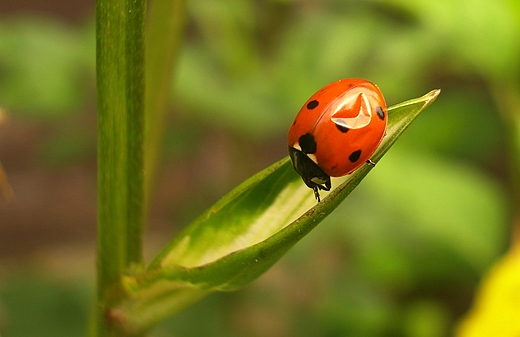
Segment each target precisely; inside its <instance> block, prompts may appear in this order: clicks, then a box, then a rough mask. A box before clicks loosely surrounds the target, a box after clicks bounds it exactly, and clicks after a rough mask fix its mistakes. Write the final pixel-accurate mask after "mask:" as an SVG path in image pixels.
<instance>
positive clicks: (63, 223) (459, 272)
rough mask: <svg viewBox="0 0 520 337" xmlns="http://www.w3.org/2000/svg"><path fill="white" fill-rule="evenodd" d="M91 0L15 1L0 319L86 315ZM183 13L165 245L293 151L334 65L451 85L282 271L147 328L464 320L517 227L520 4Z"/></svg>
mask: <svg viewBox="0 0 520 337" xmlns="http://www.w3.org/2000/svg"><path fill="white" fill-rule="evenodd" d="M94 5H95V3H94V1H93V0H89V1H64V0H52V1H46V2H42V1H36V0H32V1H31V0H27V1H23V2H21V1H17V0H2V2H0V111H2V113H3V114H4V117H5V121H4V122H3V124H1V125H0V162H1V163H2V165H3V166H4V168H5V171H6V173H7V175H8V178H9V182H10V184H11V186H12V188H13V190H14V194H15V198H14V200H12V201H11V202H7V201H5V200H0V334H1V335H2V336H3V337H9V336H14V337H17V336H67V337H72V336H84V335H85V333H86V326H87V322H88V317H89V313H90V307H91V301H92V300H93V298H94V297H93V295H94V279H95V275H94V249H95V226H96V99H95V31H94V18H93V15H94ZM187 15H188V19H187V27H186V32H185V41H184V45H183V47H182V52H181V55H180V62H179V64H178V67H177V69H176V70H175V78H174V86H173V88H172V95H171V97H172V105H171V109H170V110H171V114H170V117H169V118H168V130H167V133H166V137H165V142H164V143H165V145H164V157H163V160H162V164H161V165H162V166H161V169H160V174H159V175H158V177H157V182H158V184H157V186H156V189H155V190H154V192H153V200H152V207H151V214H150V224H149V227H148V229H149V230H148V234H147V242H146V249H147V256H148V257H149V258H150V257H151V256H153V254H154V253H156V252H157V251H158V250H159V249H160V248H161V247H162V245H164V244H165V243H166V242H167V241H168V240H169V238H170V237H172V235H174V234H175V233H176V232H178V231H179V230H180V229H181V228H182V227H183V226H185V225H186V224H187V223H189V221H190V220H192V219H193V218H194V217H195V216H197V214H199V213H201V212H202V211H203V210H204V209H205V208H206V207H208V206H210V205H211V204H213V203H214V202H215V201H216V200H218V198H220V197H221V196H222V195H224V194H225V193H226V192H228V191H230V190H231V189H232V188H233V187H234V186H235V185H237V184H238V183H240V182H241V181H243V180H244V179H246V178H247V177H249V176H251V175H252V174H254V173H255V172H257V171H259V170H260V169H262V168H264V167H266V166H267V165H269V164H271V163H273V162H274V161H276V160H278V159H280V158H282V157H284V156H286V155H287V153H286V151H287V147H286V132H287V130H288V126H289V125H290V123H291V122H292V120H293V118H294V116H295V114H296V113H297V111H298V110H299V108H300V107H301V105H302V104H303V102H305V100H306V99H307V98H308V97H309V96H310V95H311V94H312V93H314V92H315V91H316V90H318V89H319V88H321V87H322V86H324V85H326V84H328V83H329V82H332V81H335V80H337V79H341V78H348V77H362V78H366V79H369V80H371V81H373V82H375V83H377V84H378V85H379V87H380V88H381V90H382V91H383V93H385V96H386V100H387V103H388V105H393V104H396V103H399V102H401V101H403V100H406V99H410V98H415V97H418V96H421V95H423V94H425V93H426V92H428V91H430V90H431V89H435V88H441V89H442V94H441V95H440V97H439V98H438V99H437V101H436V102H435V103H434V104H433V105H432V106H431V107H430V108H428V109H427V110H426V111H425V112H424V113H423V114H422V115H421V116H419V118H418V119H417V121H415V122H414V124H413V125H412V127H411V128H410V129H409V130H408V131H407V132H405V134H404V136H403V137H401V139H400V140H399V141H398V142H397V144H396V145H395V146H394V147H393V148H392V150H391V151H390V152H389V153H388V154H387V155H386V156H385V157H384V158H383V160H381V162H380V163H379V164H378V165H377V168H376V169H375V170H373V171H372V172H371V174H370V175H369V176H368V177H367V178H366V179H365V181H364V182H363V183H362V184H361V185H360V186H359V187H358V188H357V189H356V190H355V191H354V192H353V194H352V195H351V196H350V197H349V198H348V199H347V201H346V202H345V203H344V204H343V205H342V206H341V207H340V208H339V209H338V210H337V211H336V212H335V213H333V214H332V215H331V216H330V217H329V218H328V219H327V220H326V221H324V222H323V224H322V225H320V226H319V227H318V228H317V229H315V230H314V232H313V233H312V234H311V235H310V236H309V237H307V238H306V239H305V240H303V242H301V243H300V244H299V245H297V246H296V247H295V248H294V249H293V250H292V251H291V252H290V253H289V254H288V255H287V256H286V257H285V258H283V259H282V260H281V261H280V262H279V263H278V264H276V265H275V266H274V267H273V268H272V269H271V270H270V271H268V272H267V273H266V274H264V275H263V276H262V277H261V278H260V279H259V280H257V281H256V282H254V283H253V284H252V285H250V286H249V287H247V288H246V289H244V290H242V291H239V292H236V293H229V294H228V293H225V294H214V295H211V296H209V297H208V298H206V299H204V300H203V301H201V302H200V303H198V304H197V305H195V306H193V307H191V308H190V309H188V310H187V311H185V312H183V313H181V314H180V315H178V316H176V317H173V318H171V319H170V320H168V321H167V322H165V323H163V324H161V325H160V326H159V328H158V329H156V330H155V331H154V332H153V333H152V334H151V336H156V337H159V336H245V335H247V336H272V337H273V336H274V337H276V336H300V337H305V336H326V337H328V336H330V337H333V336H359V337H365V336H366V337H369V336H417V337H436V336H449V335H451V334H452V329H453V327H454V325H455V324H456V323H457V321H458V320H459V319H460V318H461V316H462V315H463V314H464V313H465V312H466V311H467V310H468V308H469V307H470V306H471V303H472V298H473V295H474V292H475V289H476V286H477V285H478V282H479V281H480V279H481V277H482V275H483V274H484V273H485V272H486V270H487V269H488V268H489V267H490V266H491V264H492V263H493V262H494V261H496V260H497V259H498V258H499V256H500V255H501V254H502V253H503V252H504V251H505V250H506V249H507V247H508V245H509V242H510V240H511V238H510V237H511V227H512V225H511V224H512V218H513V215H514V213H515V211H516V210H515V207H514V202H515V198H513V197H512V196H513V195H514V189H513V188H511V186H512V183H511V182H512V181H513V180H514V179H515V178H514V177H512V176H511V174H510V172H509V169H508V168H509V166H510V165H509V164H510V163H511V162H512V161H513V160H514V158H511V151H510V148H511V146H510V144H509V143H508V142H509V141H510V140H509V133H508V132H510V128H509V125H508V123H509V119H508V117H507V115H508V114H509V113H510V112H508V111H507V109H506V111H505V110H504V106H506V107H507V106H508V105H507V104H504V101H503V100H504V99H505V98H504V97H506V98H507V97H511V96H513V97H519V96H518V95H520V93H518V92H517V91H515V90H516V89H517V86H518V81H519V79H520V76H519V69H518V68H519V65H520V62H519V61H520V57H519V56H520V4H517V3H516V2H515V1H514V0H511V1H507V0H503V1H500V0H494V1H493V0H491V1H490V0H445V1H430V0H416V1H406V0H373V1H372V0H364V1H362V0H357V1H356V0H347V1H341V0H323V1H318V0H270V1H269V0H266V1H252V0H234V1H224V0H192V1H189V3H188V13H187ZM515 95H516V96H515ZM173 186H174V187H175V188H172V187H173ZM173 190H175V191H177V193H176V194H174V193H173V192H172V191H173ZM179 191H182V192H181V193H179ZM309 193H312V192H311V191H310V190H309Z"/></svg>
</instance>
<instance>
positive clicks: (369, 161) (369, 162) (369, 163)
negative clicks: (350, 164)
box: [366, 159, 376, 166]
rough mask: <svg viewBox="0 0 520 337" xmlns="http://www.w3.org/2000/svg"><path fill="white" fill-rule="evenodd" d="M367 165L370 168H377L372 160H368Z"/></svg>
mask: <svg viewBox="0 0 520 337" xmlns="http://www.w3.org/2000/svg"><path fill="white" fill-rule="evenodd" d="M366 163H367V164H368V165H370V166H376V163H374V162H373V161H372V159H369V160H367V161H366Z"/></svg>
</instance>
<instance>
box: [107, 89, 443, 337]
mask: <svg viewBox="0 0 520 337" xmlns="http://www.w3.org/2000/svg"><path fill="white" fill-rule="evenodd" d="M439 93H440V90H433V91H431V92H430V93H428V94H426V95H424V96H423V97H421V98H418V99H414V100H410V101H407V102H404V103H402V104H398V105H396V106H393V107H391V108H390V109H389V119H388V128H387V134H386V136H385V138H384V139H383V141H382V143H381V145H380V146H379V148H378V150H377V151H376V152H375V153H374V155H373V157H372V160H373V161H374V162H377V161H379V159H380V158H381V157H382V156H383V155H384V153H386V151H388V149H389V148H390V146H391V145H392V144H393V143H394V142H395V141H396V139H397V138H398V137H399V135H400V134H401V133H402V132H403V131H404V130H405V129H406V127H408V125H409V124H410V123H411V122H412V121H413V120H414V119H415V117H417V115H418V114H419V113H420V112H421V111H422V110H423V109H424V108H426V107H427V106H428V105H429V104H431V103H432V102H433V101H434V100H435V98H436V97H437V96H438V95H439ZM372 168H373V167H372V166H370V165H364V166H362V167H361V168H360V169H358V170H356V171H355V172H354V173H353V174H351V175H348V176H346V177H343V178H340V179H334V180H333V186H337V187H336V188H335V189H333V190H332V191H331V192H330V193H328V195H327V194H325V193H324V194H323V199H322V202H321V203H316V201H315V200H314V196H313V193H312V191H311V190H310V189H308V188H307V187H306V186H305V185H304V184H303V182H302V181H301V179H300V178H299V176H298V175H297V174H296V173H295V172H294V170H293V168H292V165H291V162H290V160H289V158H287V157H286V158H284V159H282V160H280V161H278V162H277V163H275V164H273V165H271V166H270V167H268V168H267V169H265V170H263V171H261V172H259V173H258V174H256V175H254V176H253V177H251V178H250V179H248V180H247V181H245V182H244V183H243V184H241V185H240V186H238V187H237V188H236V189H235V190H233V191H232V192H231V193H229V194H228V195H227V196H225V197H224V198H223V199H221V200H220V201H219V202H217V203H216V204H215V205H214V206H213V207H211V208H210V209H209V210H207V211H206V212H205V213H204V214H203V215H202V216H200V217H199V218H198V219H197V220H195V221H194V222H193V223H192V224H191V225H190V226H188V227H187V228H186V229H185V230H184V231H183V232H181V233H180V234H179V235H178V236H177V237H176V238H175V239H174V240H173V241H172V242H171V243H170V244H169V245H168V246H167V247H166V248H164V250H163V251H162V252H161V253H160V254H159V255H158V256H157V257H156V258H155V259H154V261H152V263H151V265H150V266H149V268H148V270H147V271H146V272H144V273H142V274H139V275H132V276H128V277H127V278H126V279H125V282H124V283H125V286H126V290H127V291H128V298H127V299H126V300H124V301H122V302H121V303H120V304H119V305H118V306H116V307H115V308H113V309H110V310H109V315H110V316H113V317H117V318H118V322H119V323H120V324H121V327H122V328H123V329H124V330H126V331H130V332H133V333H140V332H141V331H143V330H146V329H148V328H149V327H150V326H152V325H153V324H154V323H157V322H158V321H160V320H162V319H163V318H165V317H167V316H168V315H171V314H173V313H175V312H177V311H179V310H181V309H183V308H184V307H185V306H186V305H189V304H191V303H193V302H195V301H197V300H199V299H200V298H202V297H203V296H205V295H207V294H208V293H210V292H213V291H217V290H221V291H230V290H236V289H239V288H241V287H244V286H245V285H247V284H249V283H250V282H251V281H253V280H254V279H256V278H257V277H258V276H260V275H261V274H262V273H264V272H265V271H266V270H267V269H268V268H269V267H271V266H272V265H273V264H274V263H275V262H276V261H278V259H280V258H281V257H282V256H283V255H284V254H285V253H286V252H287V251H288V250H289V249H290V248H291V247H292V246H293V245H294V244H296V243H297V242H298V241H299V240H300V239H302V238H303V237H304V236H305V235H307V234H308V233H309V232H310V231H311V230H312V229H313V228H315V227H316V226H317V225H318V224H319V223H320V222H321V221H322V220H323V219H324V218H325V217H326V216H327V215H328V214H330V213H331V212H332V211H333V210H334V209H335V208H336V207H337V206H338V205H339V204H340V203H341V202H342V201H343V200H344V199H345V198H346V197H347V195H348V194H349V193H350V192H351V191H352V190H353V189H354V187H355V186H357V185H358V184H359V183H360V182H361V180H362V179H363V177H365V176H366V175H367V174H368V172H369V171H370V170H371V169H372Z"/></svg>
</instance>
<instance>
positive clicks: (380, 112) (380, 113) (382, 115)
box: [376, 106, 385, 121]
mask: <svg viewBox="0 0 520 337" xmlns="http://www.w3.org/2000/svg"><path fill="white" fill-rule="evenodd" d="M376 113H377V116H378V117H379V118H380V119H381V120H382V121H384V120H385V111H384V110H383V108H381V107H380V106H378V107H377V108H376Z"/></svg>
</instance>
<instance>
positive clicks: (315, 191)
mask: <svg viewBox="0 0 520 337" xmlns="http://www.w3.org/2000/svg"><path fill="white" fill-rule="evenodd" d="M318 186H319V185H316V186H314V187H313V188H312V190H313V191H314V197H315V198H316V200H318V202H320V201H321V200H320V192H318V191H319V189H318Z"/></svg>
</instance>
